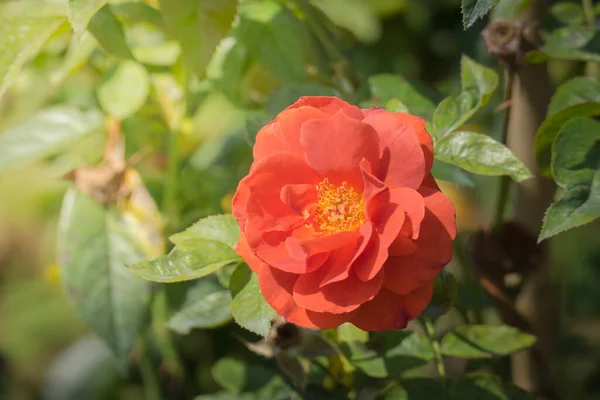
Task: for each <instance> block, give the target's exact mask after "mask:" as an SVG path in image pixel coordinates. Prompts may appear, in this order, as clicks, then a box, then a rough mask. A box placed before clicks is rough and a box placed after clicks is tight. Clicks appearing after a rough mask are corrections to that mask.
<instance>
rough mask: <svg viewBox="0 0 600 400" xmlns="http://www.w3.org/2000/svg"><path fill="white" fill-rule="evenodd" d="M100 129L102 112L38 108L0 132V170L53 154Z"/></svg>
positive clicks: (63, 108)
mask: <svg viewBox="0 0 600 400" xmlns="http://www.w3.org/2000/svg"><path fill="white" fill-rule="evenodd" d="M101 128H102V115H101V114H100V113H99V112H98V111H95V110H92V111H87V112H82V111H80V110H78V109H76V108H67V107H56V108H49V109H47V110H43V111H40V112H39V113H37V114H35V115H34V116H32V117H30V118H29V119H27V120H25V121H23V122H21V123H20V124H17V125H14V126H11V127H9V128H8V129H6V130H5V131H4V132H2V133H1V134H0V171H1V170H5V169H8V168H12V167H16V166H19V165H23V164H26V163H28V162H31V161H36V160H40V159H42V158H44V157H46V156H49V155H52V154H55V153H57V152H59V151H61V150H63V149H66V148H68V147H69V146H71V145H73V144H74V143H75V142H76V141H78V140H81V139H83V138H84V137H86V136H88V135H90V134H92V133H93V132H95V131H98V130H99V129H101Z"/></svg>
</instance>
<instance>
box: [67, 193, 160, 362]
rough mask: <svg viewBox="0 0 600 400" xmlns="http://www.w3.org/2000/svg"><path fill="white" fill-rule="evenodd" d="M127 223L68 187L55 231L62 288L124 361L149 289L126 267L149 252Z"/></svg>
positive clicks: (142, 317)
mask: <svg viewBox="0 0 600 400" xmlns="http://www.w3.org/2000/svg"><path fill="white" fill-rule="evenodd" d="M82 221H85V223H82ZM131 224H132V222H131V221H129V220H126V219H124V218H122V217H120V216H119V215H118V214H117V213H116V211H115V210H111V209H107V208H105V207H103V206H102V205H100V204H98V203H97V202H96V201H95V200H93V199H92V198H91V197H88V196H86V195H83V194H81V193H79V192H77V191H76V190H75V189H71V190H69V191H68V192H67V194H66V195H65V199H64V202H63V207H62V210H61V215H60V227H59V233H58V255H59V264H60V267H61V279H62V281H63V284H64V286H65V288H66V291H67V293H68V294H69V295H70V296H71V298H72V299H73V300H74V303H75V306H76V308H77V310H78V312H79V314H80V315H81V317H82V318H83V320H84V321H85V322H86V323H87V324H88V325H89V327H90V328H91V329H92V330H93V331H94V332H95V333H96V334H97V335H98V336H99V337H100V338H101V339H102V340H104V341H105V342H106V343H107V344H108V346H109V347H110V348H111V349H112V351H113V352H114V354H115V355H116V356H117V357H118V358H119V360H120V361H121V362H123V363H124V362H126V360H127V357H128V355H129V351H130V350H131V348H132V346H133V344H134V343H135V341H136V339H137V336H138V334H139V333H140V331H141V330H142V329H143V328H144V326H145V325H146V323H147V317H148V310H149V305H150V291H151V290H150V284H149V282H147V281H144V280H143V279H140V278H139V277H137V276H135V275H133V274H132V273H131V272H130V271H129V270H128V269H127V268H126V267H125V264H128V263H135V262H138V261H140V260H142V259H144V258H146V257H149V256H150V255H149V254H147V253H145V252H144V251H143V250H142V249H143V248H144V246H143V244H141V243H139V239H138V237H137V234H136V232H138V230H137V229H132V228H135V227H132V226H130V225H131Z"/></svg>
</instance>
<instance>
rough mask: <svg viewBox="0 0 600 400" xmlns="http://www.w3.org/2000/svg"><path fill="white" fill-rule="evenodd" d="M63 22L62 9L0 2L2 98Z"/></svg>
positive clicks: (33, 3)
mask: <svg viewBox="0 0 600 400" xmlns="http://www.w3.org/2000/svg"><path fill="white" fill-rule="evenodd" d="M64 21H65V17H64V16H63V15H62V14H61V10H60V9H57V8H56V7H51V6H49V5H46V4H45V3H41V4H40V2H34V1H29V0H25V1H18V2H17V1H14V2H13V1H2V2H0V49H2V50H1V51H0V96H2V94H4V91H5V90H6V89H7V88H8V87H9V86H10V85H11V84H12V82H13V80H14V79H15V78H16V76H17V74H18V73H19V71H20V70H21V68H23V66H24V65H25V63H26V62H27V61H28V60H29V59H30V58H32V57H33V56H35V55H36V54H37V53H38V52H39V51H40V48H41V47H42V45H43V44H44V43H45V42H46V40H47V39H48V38H49V37H50V35H51V34H52V33H53V32H54V31H56V29H58V27H59V26H60V25H61V24H62V23H63V22H64Z"/></svg>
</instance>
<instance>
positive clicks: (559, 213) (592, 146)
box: [540, 118, 600, 240]
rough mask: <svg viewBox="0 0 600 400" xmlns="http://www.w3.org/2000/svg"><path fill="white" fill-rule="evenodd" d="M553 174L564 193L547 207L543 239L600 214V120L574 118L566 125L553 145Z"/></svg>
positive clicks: (591, 219) (587, 221)
mask: <svg viewBox="0 0 600 400" xmlns="http://www.w3.org/2000/svg"><path fill="white" fill-rule="evenodd" d="M552 174H553V176H554V180H555V181H556V183H557V184H558V185H559V186H560V187H561V189H562V190H563V191H564V194H563V195H562V196H561V198H559V199H558V201H556V202H555V203H553V204H552V205H551V206H550V208H548V211H546V216H545V218H544V225H543V226H542V231H541V233H540V240H544V239H547V238H549V237H551V236H554V235H556V234H558V233H560V232H563V231H565V230H567V229H572V228H576V227H578V226H581V225H583V224H587V223H590V222H592V221H593V220H595V219H596V218H598V217H599V216H600V123H598V122H596V121H594V120H592V119H588V118H574V119H571V120H570V121H569V122H567V123H566V124H565V125H564V126H563V127H562V129H561V130H560V132H559V133H558V136H557V138H556V140H555V141H554V144H553V146H552Z"/></svg>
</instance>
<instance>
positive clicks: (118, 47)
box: [88, 5, 134, 59]
mask: <svg viewBox="0 0 600 400" xmlns="http://www.w3.org/2000/svg"><path fill="white" fill-rule="evenodd" d="M88 30H89V31H90V33H91V34H92V35H94V37H95V38H96V40H97V41H98V43H100V46H102V48H103V49H104V51H106V53H108V54H110V55H112V56H115V57H120V58H124V59H133V58H134V57H133V54H132V53H131V50H130V49H129V46H128V45H127V41H126V39H125V32H123V27H122V26H121V23H120V22H119V21H118V20H117V17H116V16H115V14H114V13H113V12H112V9H111V8H110V6H109V5H105V6H104V7H102V8H101V9H100V10H98V12H96V13H95V14H94V16H93V17H92V19H91V20H90V22H89V24H88Z"/></svg>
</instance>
